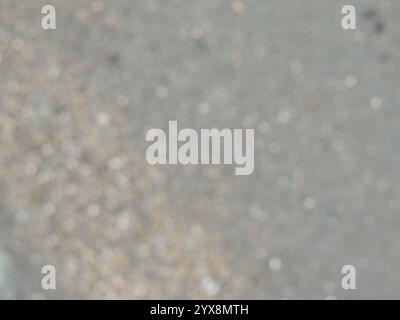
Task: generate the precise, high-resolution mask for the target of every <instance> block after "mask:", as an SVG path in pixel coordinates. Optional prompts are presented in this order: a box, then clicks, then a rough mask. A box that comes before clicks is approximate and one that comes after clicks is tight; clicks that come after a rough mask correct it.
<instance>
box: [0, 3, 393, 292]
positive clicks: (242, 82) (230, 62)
mask: <svg viewBox="0 0 400 320" xmlns="http://www.w3.org/2000/svg"><path fill="white" fill-rule="evenodd" d="M49 2H51V4H53V5H55V7H56V9H57V30H55V31H50V32H47V31H43V30H42V29H41V27H40V21H41V18H42V15H41V13H40V11H41V7H42V6H43V5H45V4H49ZM344 4H354V5H356V7H357V10H358V12H357V31H344V30H343V29H342V28H341V26H340V20H341V14H340V9H341V6H342V5H344ZM399 49H400V3H398V1H390V0H383V1H372V0H370V1H351V0H348V1H336V0H323V1H322V0H296V1H295V0H263V1H261V0H248V1H245V0H242V1H240V0H234V1H228V0H226V1H223V0H202V1H198V0H171V1H162V0H115V1H88V0H82V1H77V0H71V1H61V0H52V1H38V0H31V1H15V0H0V210H1V211H0V246H1V249H0V297H2V298H23V299H43V298H51V299H68V298H83V299H89V298H101V299H103V298H107V299H112V298H132V299H143V298H153V299H156V298H172V299H180V298H222V299H227V298H234V299H241V298H246V299H265V298H275V299H281V298H289V299H298V298H318V299H324V298H335V297H336V298H339V299H354V298H400V255H399V249H400V242H399V241H400V233H399V225H400V216H399V214H400V198H399V192H400V183H399V181H400V170H399V163H400V162H399V161H400V148H399V141H400V126H399V120H400V110H399V101H400V90H399V84H400V81H399V80H400V75H399V71H400V64H399V57H400V50H399ZM168 120H177V121H178V123H179V126H180V128H183V127H190V128H195V129H200V128H213V127H216V128H221V129H222V128H225V127H226V128H232V129H233V128H254V129H255V130H256V147H255V171H254V173H253V174H252V175H250V176H247V177H246V176H242V177H241V176H235V175H234V169H233V167H232V166H186V167H184V166H180V165H178V166H164V167H163V166H156V167H152V166H149V165H148V164H147V163H146V160H145V152H146V148H147V146H148V145H147V144H146V141H145V134H146V132H147V130H148V129H149V128H153V127H160V128H164V129H166V128H167V126H168ZM47 264H51V265H54V266H55V267H56V269H57V289H56V290H55V291H44V290H42V289H41V286H40V282H41V277H42V275H41V272H40V271H41V268H42V266H43V265H47ZM346 264H352V265H354V266H355V267H356V268H357V290H352V291H351V290H350V291H345V290H343V289H342V288H341V277H342V275H341V268H342V266H343V265H346Z"/></svg>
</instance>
